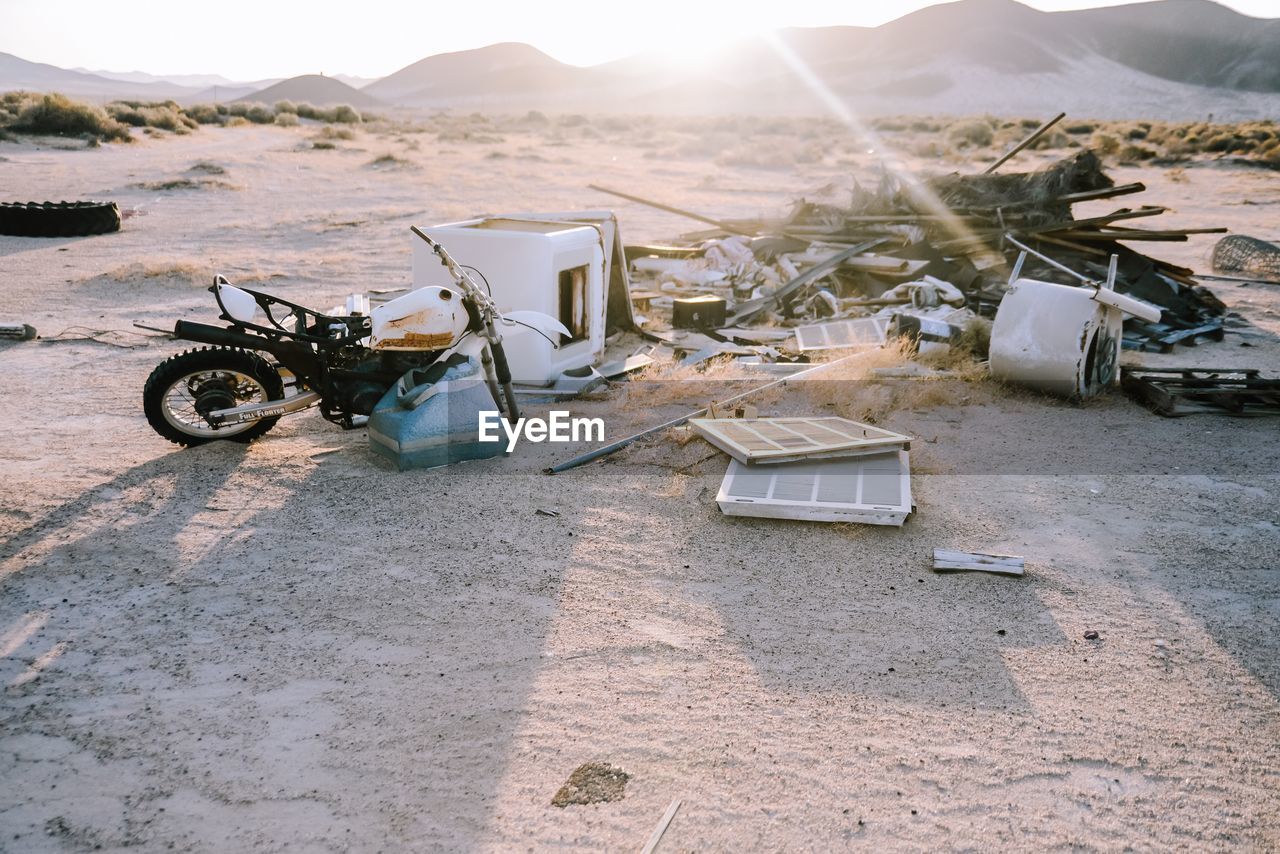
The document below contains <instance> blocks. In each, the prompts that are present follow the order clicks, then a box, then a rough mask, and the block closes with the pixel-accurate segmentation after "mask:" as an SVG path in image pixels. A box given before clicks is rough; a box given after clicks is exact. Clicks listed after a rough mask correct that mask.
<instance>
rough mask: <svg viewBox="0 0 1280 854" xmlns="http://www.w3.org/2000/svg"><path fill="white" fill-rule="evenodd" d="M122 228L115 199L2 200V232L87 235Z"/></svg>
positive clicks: (70, 235)
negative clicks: (93, 200) (95, 200)
mask: <svg viewBox="0 0 1280 854" xmlns="http://www.w3.org/2000/svg"><path fill="white" fill-rule="evenodd" d="M119 230H120V208H118V207H117V206H116V203H115V202H2V203H0V234H11V235H14V236H16V237H84V236H87V235H90V234H106V233H108V232H112V231H119Z"/></svg>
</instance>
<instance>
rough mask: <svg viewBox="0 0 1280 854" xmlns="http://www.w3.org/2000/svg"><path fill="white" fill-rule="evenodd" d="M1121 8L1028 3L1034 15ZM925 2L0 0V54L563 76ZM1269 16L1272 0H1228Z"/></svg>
mask: <svg viewBox="0 0 1280 854" xmlns="http://www.w3.org/2000/svg"><path fill="white" fill-rule="evenodd" d="M1121 2H1125V0H1029V2H1028V5H1031V6H1034V7H1035V8H1037V9H1043V10H1046V11H1051V10H1057V9H1078V8H1083V7H1089V6H1109V5H1118V4H1119V3H1121ZM928 5H931V3H930V2H929V0H879V2H854V1H853V0H844V2H831V0H825V2H824V0H735V1H734V2H719V3H710V2H698V0H644V2H640V0H543V2H529V0H523V2H522V0H484V2H476V0H454V2H438V0H437V2H431V0H418V2H396V0H356V2H352V0H344V2H342V3H329V2H324V0H311V2H307V3H302V2H297V0H200V2H193V0H0V51H2V52H5V53H12V54H16V55H18V56H20V57H22V58H23V59H30V60H34V61H37V62H48V63H51V64H53V65H59V66H62V67H67V68H70V67H84V68H93V69H105V70H108V71H148V72H151V73H154V74H195V73H200V74H222V75H225V76H227V77H230V78H233V79H236V80H256V79H262V78H267V77H290V76H293V75H295V74H306V73H317V72H318V73H324V74H340V73H345V74H356V75H360V76H365V77H379V76H382V75H385V74H389V73H391V72H392V71H395V70H396V69H398V68H401V67H403V66H405V65H407V64H409V63H411V62H414V61H416V60H418V59H421V58H423V57H424V56H429V55H430V54H433V53H443V52H446V51H454V50H466V49H468V48H473V47H481V46H483V45H486V44H492V43H494V42H502V41H521V42H527V43H529V44H532V45H534V46H535V47H538V48H541V49H542V50H544V51H546V52H547V53H549V54H551V55H552V56H554V57H555V58H557V59H559V60H561V61H563V62H569V63H573V64H575V65H591V64H594V63H598V62H604V61H607V60H610V59H616V58H619V57H622V56H626V55H628V54H632V53H637V52H640V51H648V50H653V49H659V50H670V51H671V52H672V53H673V54H674V55H675V56H676V57H685V58H687V59H690V60H696V58H697V56H698V55H699V53H701V52H703V51H706V50H707V49H710V48H714V47H716V46H718V45H721V44H723V43H724V42H726V41H729V40H732V39H734V38H736V37H741V36H744V35H749V34H750V33H753V32H757V31H760V30H766V29H774V28H777V27H784V26H801V27H812V26H827V25H832V24H856V25H861V26H875V25H877V24H882V23H884V22H885V21H889V20H892V19H893V18H897V17H899V16H901V15H904V14H906V13H907V12H911V11H913V10H915V9H919V8H922V7H924V6H928ZM1225 5H1227V6H1230V7H1232V8H1233V9H1236V10H1237V11H1240V12H1243V13H1244V14H1246V15H1253V16H1256V17H1267V18H1270V17H1280V0H1227V2H1226V3H1225Z"/></svg>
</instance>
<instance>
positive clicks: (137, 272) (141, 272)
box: [106, 261, 212, 284]
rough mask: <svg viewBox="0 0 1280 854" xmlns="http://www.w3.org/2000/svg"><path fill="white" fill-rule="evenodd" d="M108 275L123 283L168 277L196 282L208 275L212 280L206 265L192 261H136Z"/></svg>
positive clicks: (180, 280) (184, 281) (113, 279)
mask: <svg viewBox="0 0 1280 854" xmlns="http://www.w3.org/2000/svg"><path fill="white" fill-rule="evenodd" d="M106 276H107V278H109V279H111V280H112V281H116V282H123V283H128V282H139V281H147V280H156V279H168V280H174V281H179V282H183V283H191V284H194V283H196V282H197V281H202V280H203V279H204V278H206V276H208V278H209V279H210V281H212V274H209V273H208V269H207V267H206V266H205V265H203V264H200V265H197V264H195V263H193V262H190V261H135V262H134V263H132V264H127V265H125V266H123V267H117V268H115V269H114V270H111V271H109V272H108V273H107V274H106Z"/></svg>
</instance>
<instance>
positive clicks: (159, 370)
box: [142, 347, 284, 448]
mask: <svg viewBox="0 0 1280 854" xmlns="http://www.w3.org/2000/svg"><path fill="white" fill-rule="evenodd" d="M216 370H229V371H238V372H240V373H242V374H246V375H248V376H250V377H253V378H254V379H256V380H257V381H258V382H259V383H261V384H262V386H263V388H264V389H265V390H266V393H267V398H268V399H269V400H280V399H281V398H283V397H284V381H283V380H282V379H281V377H280V372H279V371H277V370H276V369H275V368H274V367H273V366H272V365H271V363H270V362H268V361H267V360H266V359H264V358H262V357H261V356H259V355H258V354H257V353H252V352H250V351H248V350H236V349H232V348H230V347H197V348H195V349H193V350H185V351H183V352H182V353H179V354H178V355H176V356H171V357H170V358H168V359H165V360H164V361H163V362H161V363H160V364H159V365H157V366H156V368H155V370H153V371H152V372H151V376H149V377H147V383H146V386H145V387H144V388H143V390H142V410H143V412H144V414H145V415H146V416H147V423H149V424H150V425H151V428H152V429H153V430H155V431H156V432H157V433H159V434H160V435H161V436H163V437H164V438H166V439H168V440H169V441H170V442H173V443H174V444H175V445H183V446H185V447H188V448H189V447H193V446H195V445H203V444H205V443H206V442H213V441H217V440H218V439H224V440H228V441H231V442H242V443H248V442H252V441H253V440H254V439H257V438H258V437H259V436H261V435H262V434H263V433H266V432H267V431H268V430H270V429H271V428H272V427H274V426H276V422H277V421H279V420H280V418H279V417H278V416H277V417H275V418H264V419H262V420H261V421H255V422H253V424H252V426H250V427H249V428H248V429H247V430H244V431H242V432H240V433H235V434H233V435H229V436H219V435H205V436H195V435H192V434H191V433H188V432H185V431H183V430H180V429H178V428H177V427H175V426H174V425H172V424H170V423H169V422H168V421H166V420H165V417H164V414H163V410H162V407H163V406H164V396H165V393H166V392H167V391H168V389H169V388H170V387H171V386H172V385H173V383H174V382H176V381H177V380H179V379H181V378H182V377H184V376H186V375H187V374H190V373H193V372H198V371H216Z"/></svg>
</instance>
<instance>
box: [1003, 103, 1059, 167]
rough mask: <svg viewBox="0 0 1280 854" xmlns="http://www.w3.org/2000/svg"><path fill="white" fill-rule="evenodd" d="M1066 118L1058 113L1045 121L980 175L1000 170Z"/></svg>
mask: <svg viewBox="0 0 1280 854" xmlns="http://www.w3.org/2000/svg"><path fill="white" fill-rule="evenodd" d="M1066 117H1067V114H1066V113H1058V114H1057V115H1056V116H1054V117H1053V118H1051V119H1049V121H1047V122H1045V123H1044V124H1042V125H1040V127H1038V128H1036V129H1035V130H1033V131H1032V132H1031V133H1030V134H1028V135H1027V136H1026V137H1025V138H1023V140H1022V141H1021V142H1019V143H1018V144H1017V145H1015V146H1013V148H1010V149H1009V150H1008V151H1006V152H1005V153H1004V154H1003V155H1001V156H1000V159H999V160H997V161H996V162H995V163H992V164H991V165H990V166H988V167H987V168H986V169H984V170H983V171H982V174H983V175H990V174H991V173H992V172H994V171H996V170H997V169H999V168H1000V167H1001V166H1003V165H1004V164H1005V163H1007V162H1009V160H1010V159H1011V158H1012V157H1013V156H1014V155H1015V154H1017V153H1018V152H1019V151H1021V150H1022V149H1024V148H1026V147H1027V146H1028V145H1031V144H1032V143H1034V142H1035V141H1036V140H1037V139H1039V138H1040V137H1042V136H1044V135H1045V133H1046V132H1047V131H1048V130H1049V128H1051V127H1053V126H1054V125H1056V124H1057V123H1058V122H1060V121H1062V120H1063V119H1065V118H1066Z"/></svg>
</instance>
